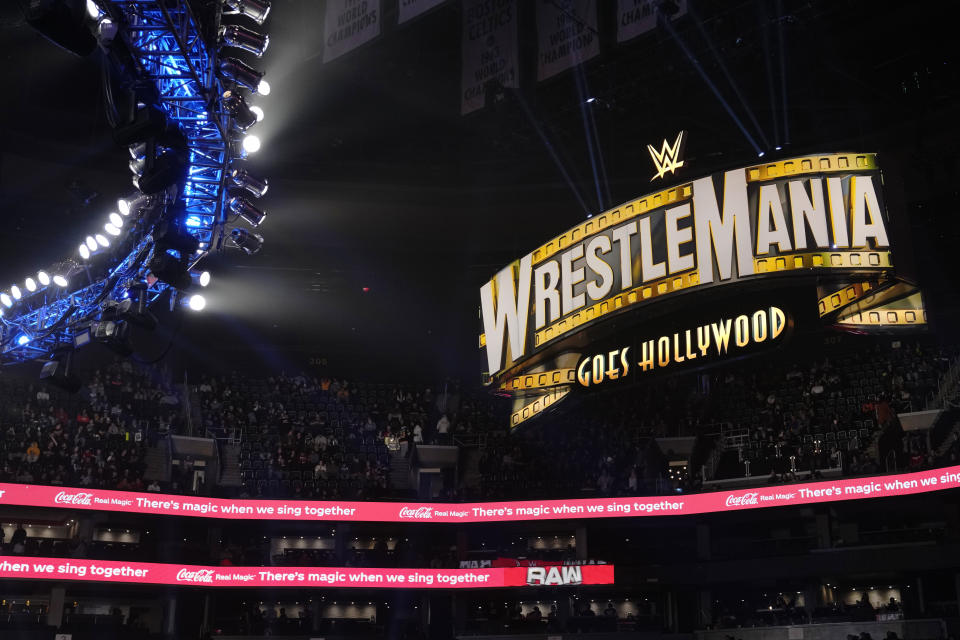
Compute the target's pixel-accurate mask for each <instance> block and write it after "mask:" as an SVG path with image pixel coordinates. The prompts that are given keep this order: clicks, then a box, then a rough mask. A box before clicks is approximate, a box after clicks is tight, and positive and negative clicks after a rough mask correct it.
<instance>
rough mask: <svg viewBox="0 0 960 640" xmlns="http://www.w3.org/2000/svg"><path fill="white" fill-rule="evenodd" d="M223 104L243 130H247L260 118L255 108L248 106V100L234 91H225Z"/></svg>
mask: <svg viewBox="0 0 960 640" xmlns="http://www.w3.org/2000/svg"><path fill="white" fill-rule="evenodd" d="M223 106H224V108H225V109H226V110H227V111H228V112H229V113H230V115H231V116H232V117H233V123H234V124H235V125H237V128H238V129H240V130H241V131H246V130H247V129H249V128H250V127H252V126H253V125H255V124H257V122H258V120H259V119H258V118H257V114H256V113H254V112H253V109H251V108H250V107H249V106H247V101H246V100H244V99H243V96H242V95H240V94H239V93H236V92H234V91H224V92H223Z"/></svg>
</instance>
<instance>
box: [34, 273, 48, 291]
mask: <svg viewBox="0 0 960 640" xmlns="http://www.w3.org/2000/svg"><path fill="white" fill-rule="evenodd" d="M37 280H39V281H40V285H41V286H44V287H45V286H47V285H48V284H50V276H49V275H48V274H47V272H46V271H38V272H37Z"/></svg>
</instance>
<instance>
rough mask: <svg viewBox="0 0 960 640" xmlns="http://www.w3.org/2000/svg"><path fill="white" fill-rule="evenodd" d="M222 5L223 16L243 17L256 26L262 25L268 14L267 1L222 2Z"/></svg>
mask: <svg viewBox="0 0 960 640" xmlns="http://www.w3.org/2000/svg"><path fill="white" fill-rule="evenodd" d="M224 5H226V6H225V8H224V12H223V13H224V14H225V15H238V14H239V15H244V16H247V17H248V18H250V19H251V20H253V21H254V22H256V23H257V24H263V21H264V20H266V19H267V15H268V14H269V13H270V2H269V1H268V0H224Z"/></svg>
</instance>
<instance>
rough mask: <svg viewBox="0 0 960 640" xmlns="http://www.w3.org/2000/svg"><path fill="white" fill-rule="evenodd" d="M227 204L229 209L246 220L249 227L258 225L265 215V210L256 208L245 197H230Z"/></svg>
mask: <svg viewBox="0 0 960 640" xmlns="http://www.w3.org/2000/svg"><path fill="white" fill-rule="evenodd" d="M228 206H229V207H230V211H232V212H233V213H235V214H236V215H238V216H240V217H241V218H243V219H244V220H246V221H247V224H249V225H250V226H251V227H259V226H260V225H261V224H262V223H263V220H264V219H265V218H266V217H267V214H266V212H264V211H261V210H260V209H257V208H256V207H255V206H253V205H252V204H250V203H249V202H248V201H247V200H246V199H245V198H239V197H234V198H230V202H229V203H228Z"/></svg>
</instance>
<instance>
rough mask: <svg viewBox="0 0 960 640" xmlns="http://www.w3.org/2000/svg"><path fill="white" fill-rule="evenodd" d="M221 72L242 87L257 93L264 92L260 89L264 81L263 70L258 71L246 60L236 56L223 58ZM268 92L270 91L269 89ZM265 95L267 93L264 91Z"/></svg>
mask: <svg viewBox="0 0 960 640" xmlns="http://www.w3.org/2000/svg"><path fill="white" fill-rule="evenodd" d="M220 73H221V74H223V75H224V76H225V77H226V78H227V79H228V80H231V81H233V82H236V83H237V84H238V85H240V86H241V87H245V88H247V89H250V91H255V92H257V93H263V92H262V91H258V87H259V85H260V84H261V82H263V72H262V71H257V70H256V69H254V68H253V67H251V66H250V65H248V64H247V63H246V62H243V61H241V60H237V59H236V58H223V59H222V60H220ZM267 93H269V89H268V90H267ZM263 95H266V94H265V93H263Z"/></svg>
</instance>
